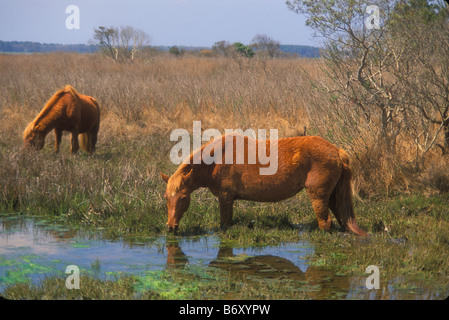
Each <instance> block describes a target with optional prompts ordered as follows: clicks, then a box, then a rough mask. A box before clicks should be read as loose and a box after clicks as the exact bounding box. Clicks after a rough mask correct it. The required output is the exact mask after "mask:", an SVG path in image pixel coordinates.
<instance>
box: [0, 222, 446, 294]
mask: <svg viewBox="0 0 449 320" xmlns="http://www.w3.org/2000/svg"><path fill="white" fill-rule="evenodd" d="M313 252H314V250H313V247H312V246H311V245H310V244H308V243H305V242H298V243H288V244H280V245H278V246H263V247H246V248H239V247H235V246H230V245H229V244H228V243H222V242H221V240H220V238H219V237H217V236H215V235H208V236H197V237H185V238H167V237H165V236H160V237H154V238H149V239H145V240H139V241H137V240H136V241H133V242H129V241H128V242H125V241H109V240H105V239H102V238H101V232H100V231H98V232H86V231H83V230H74V229H71V228H70V227H68V226H67V225H63V224H59V223H56V222H54V221H53V222H52V221H48V220H45V219H43V218H37V217H23V216H18V215H0V295H1V293H2V292H3V291H4V290H5V288H7V287H8V286H11V285H13V284H17V283H24V282H32V283H39V281H41V280H42V279H44V278H45V277H49V276H62V277H67V276H68V275H66V274H65V270H66V267H67V266H68V265H76V266H77V267H78V268H79V269H80V271H81V273H82V274H83V273H87V274H91V275H93V276H95V277H99V278H100V279H114V277H115V276H117V275H121V274H126V275H135V276H137V277H138V279H139V283H138V284H137V285H136V289H137V290H138V291H139V290H140V291H143V290H148V289H151V290H156V291H157V292H159V293H161V295H162V296H163V297H167V298H180V299H183V298H186V297H188V292H189V291H194V290H200V289H199V288H200V286H199V285H200V284H201V283H205V282H209V283H214V281H217V279H220V278H223V276H227V277H232V279H233V281H265V282H269V281H274V282H275V284H276V286H280V287H282V286H283V284H285V283H288V284H289V286H288V288H289V289H288V290H292V289H291V288H292V283H294V288H295V289H294V290H298V291H300V292H303V293H304V295H305V297H306V298H310V299H442V298H446V297H447V294H448V290H444V289H443V290H442V289H441V288H434V287H431V286H429V285H428V284H425V283H424V282H421V281H419V280H417V279H413V280H410V279H406V278H404V277H395V278H390V279H388V280H386V281H382V282H381V287H380V289H378V290H372V289H371V290H369V289H367V288H366V285H365V281H366V277H367V276H368V275H366V276H358V277H355V276H338V275H336V274H333V273H332V272H330V271H326V270H323V269H322V268H319V267H314V266H310V265H308V263H307V261H308V260H307V256H309V255H312V254H313ZM173 270H175V271H176V272H178V273H177V275H178V276H180V277H185V279H184V280H185V281H179V282H174V280H173V277H171V278H167V276H166V275H167V272H172V271H173ZM183 293H184V294H185V295H183ZM229 298H230V299H232V298H233V297H232V293H231V294H230V296H229Z"/></svg>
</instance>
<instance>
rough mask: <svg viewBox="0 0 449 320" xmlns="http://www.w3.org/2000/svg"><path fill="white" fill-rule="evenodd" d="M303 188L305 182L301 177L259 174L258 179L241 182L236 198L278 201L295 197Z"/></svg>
mask: <svg viewBox="0 0 449 320" xmlns="http://www.w3.org/2000/svg"><path fill="white" fill-rule="evenodd" d="M242 182H243V181H242ZM303 188H304V184H303V183H302V181H301V179H300V178H299V177H292V176H285V177H277V176H276V175H274V176H263V177H261V176H259V177H258V178H257V179H254V180H253V179H248V180H247V181H244V182H243V183H242V184H240V186H238V187H237V190H236V198H237V199H242V200H250V201H259V202H276V201H281V200H285V199H288V198H291V197H293V196H294V195H296V194H297V193H298V192H300V191H301V190H302V189H303Z"/></svg>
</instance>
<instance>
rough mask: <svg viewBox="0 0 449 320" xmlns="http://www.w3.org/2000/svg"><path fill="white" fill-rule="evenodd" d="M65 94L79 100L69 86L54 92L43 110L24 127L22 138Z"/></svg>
mask: <svg viewBox="0 0 449 320" xmlns="http://www.w3.org/2000/svg"><path fill="white" fill-rule="evenodd" d="M66 93H70V94H71V95H72V96H73V97H74V98H75V99H76V100H78V99H79V95H78V92H77V91H76V90H75V88H73V87H72V86H71V85H66V86H65V87H64V88H62V89H60V90H58V91H56V93H55V94H54V95H53V96H52V97H51V98H50V100H48V101H47V103H46V104H45V106H44V108H43V109H42V110H41V112H40V113H39V114H38V115H37V117H36V118H35V119H34V120H33V121H32V122H31V123H30V124H28V126H27V127H26V129H25V131H24V132H23V137H24V138H26V137H27V136H28V135H29V134H30V133H31V131H32V130H33V129H34V128H35V127H36V125H37V123H38V122H39V121H41V120H42V118H44V117H45V116H46V115H47V114H48V113H49V112H50V110H51V109H52V108H53V106H54V105H55V104H56V103H57V102H58V100H59V99H60V98H61V97H62V96H63V95H65V94H66Z"/></svg>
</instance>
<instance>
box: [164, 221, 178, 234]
mask: <svg viewBox="0 0 449 320" xmlns="http://www.w3.org/2000/svg"><path fill="white" fill-rule="evenodd" d="M178 228H179V226H178V225H177V224H175V225H169V224H168V223H167V229H168V231H169V232H177V231H178Z"/></svg>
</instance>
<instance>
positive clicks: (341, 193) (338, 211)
mask: <svg viewBox="0 0 449 320" xmlns="http://www.w3.org/2000/svg"><path fill="white" fill-rule="evenodd" d="M338 155H339V157H340V160H341V163H342V172H341V176H340V179H339V180H338V182H337V185H336V186H335V188H334V191H333V192H332V194H331V197H330V200H329V207H330V208H331V210H332V211H333V212H334V215H335V217H336V218H337V221H338V223H339V224H340V225H341V226H342V227H344V228H346V229H347V230H350V231H352V232H354V233H355V234H357V235H360V236H366V235H367V233H366V232H365V231H364V230H362V229H361V228H360V227H359V226H358V224H357V222H356V219H355V215H354V205H353V199H352V187H351V177H352V171H351V167H350V166H349V157H348V154H347V153H346V152H345V151H344V150H342V149H340V150H339V152H338Z"/></svg>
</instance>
